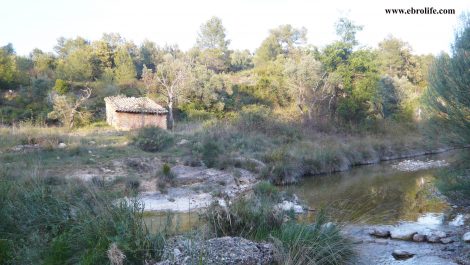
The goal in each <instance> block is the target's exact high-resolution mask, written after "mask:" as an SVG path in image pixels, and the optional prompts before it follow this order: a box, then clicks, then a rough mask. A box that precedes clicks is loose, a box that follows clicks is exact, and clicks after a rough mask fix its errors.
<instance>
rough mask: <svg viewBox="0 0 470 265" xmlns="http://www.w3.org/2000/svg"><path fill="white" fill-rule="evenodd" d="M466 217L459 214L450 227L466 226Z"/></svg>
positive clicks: (450, 223)
mask: <svg viewBox="0 0 470 265" xmlns="http://www.w3.org/2000/svg"><path fill="white" fill-rule="evenodd" d="M464 221H465V217H464V215H463V214H457V216H456V217H455V218H454V220H452V221H450V222H449V225H450V226H462V225H464Z"/></svg>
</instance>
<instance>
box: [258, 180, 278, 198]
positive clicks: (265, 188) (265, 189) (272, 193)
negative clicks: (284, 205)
mask: <svg viewBox="0 0 470 265" xmlns="http://www.w3.org/2000/svg"><path fill="white" fill-rule="evenodd" d="M253 191H254V193H255V195H256V196H258V197H263V196H265V197H270V198H278V197H279V195H280V194H279V189H278V188H277V187H276V186H274V185H273V184H271V182H269V181H261V182H260V183H258V184H256V185H255V186H254V188H253Z"/></svg>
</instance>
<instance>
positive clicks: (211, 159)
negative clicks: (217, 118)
mask: <svg viewBox="0 0 470 265" xmlns="http://www.w3.org/2000/svg"><path fill="white" fill-rule="evenodd" d="M222 152H223V146H222V144H221V143H220V142H219V141H217V140H216V139H213V138H209V137H206V138H205V139H204V142H203V143H202V148H201V158H202V161H203V162H204V164H205V165H206V166H207V167H217V166H218V165H219V162H220V156H221V154H222Z"/></svg>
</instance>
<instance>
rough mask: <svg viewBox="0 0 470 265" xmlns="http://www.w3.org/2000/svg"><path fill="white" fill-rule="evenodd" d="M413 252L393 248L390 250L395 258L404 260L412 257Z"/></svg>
mask: <svg viewBox="0 0 470 265" xmlns="http://www.w3.org/2000/svg"><path fill="white" fill-rule="evenodd" d="M414 255H415V254H414V253H411V252H408V251H405V250H398V249H396V250H394V251H393V252H392V256H393V257H394V258H395V259H396V260H405V259H409V258H412V257H413V256H414Z"/></svg>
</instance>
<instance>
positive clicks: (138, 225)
mask: <svg viewBox="0 0 470 265" xmlns="http://www.w3.org/2000/svg"><path fill="white" fill-rule="evenodd" d="M0 191H1V192H0V219H1V220H2V221H1V222H0V253H1V256H0V263H1V264H107V263H109V257H108V255H107V251H108V250H109V249H110V247H111V246H112V245H113V246H114V247H116V248H118V249H119V251H121V252H122V253H123V254H124V255H125V257H126V258H125V259H126V264H142V263H143V262H144V261H145V260H158V259H159V257H160V255H161V253H162V249H163V243H162V242H163V238H164V237H163V236H162V235H155V236H151V235H150V234H149V233H148V231H147V227H146V226H145V224H144V222H143V220H142V211H143V209H142V205H141V204H140V203H139V202H138V201H137V200H133V201H119V202H117V201H116V200H115V198H116V196H117V194H112V193H110V192H108V191H106V190H100V189H97V188H93V187H91V186H88V185H87V184H84V183H81V182H79V181H73V182H72V183H66V184H60V185H56V184H54V183H51V182H48V181H46V179H45V178H41V177H33V178H24V179H23V180H9V179H7V178H2V179H1V181H0Z"/></svg>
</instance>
